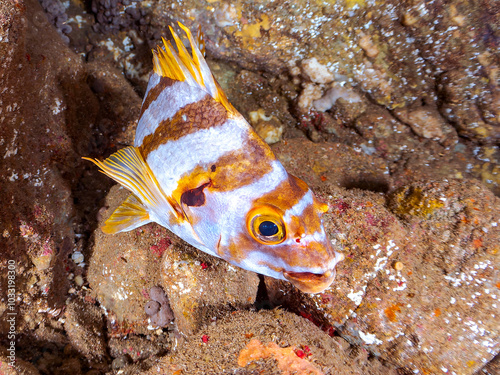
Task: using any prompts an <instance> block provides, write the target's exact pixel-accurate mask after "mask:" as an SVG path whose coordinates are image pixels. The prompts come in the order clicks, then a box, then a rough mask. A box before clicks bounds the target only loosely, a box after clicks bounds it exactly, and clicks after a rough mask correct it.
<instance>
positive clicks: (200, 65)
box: [153, 22, 236, 113]
mask: <svg viewBox="0 0 500 375" xmlns="http://www.w3.org/2000/svg"><path fill="white" fill-rule="evenodd" d="M178 24H179V27H180V28H181V29H182V30H184V32H185V33H186V35H187V37H188V40H189V43H190V45H191V51H192V55H191V54H190V53H189V52H188V51H187V49H186V47H184V43H183V42H182V40H181V39H180V38H179V36H178V35H177V33H176V32H175V31H174V30H173V29H172V27H170V32H171V33H172V36H173V37H174V41H175V45H176V46H177V50H176V49H175V48H174V46H173V45H172V43H171V42H169V41H167V40H165V39H164V38H162V40H163V47H164V48H161V47H158V48H157V49H156V50H153V65H154V72H155V73H156V74H158V75H160V76H162V77H168V78H171V79H175V80H177V81H186V82H187V83H188V84H189V85H191V86H198V87H199V88H200V89H201V90H203V91H205V92H207V93H208V94H209V95H210V96H211V97H212V98H214V99H215V100H216V101H217V102H219V103H221V104H222V105H223V106H224V107H225V108H226V109H227V111H228V112H230V113H236V109H235V108H234V107H233V106H232V105H231V103H229V101H228V100H227V97H226V95H225V94H224V92H223V91H222V89H221V87H220V86H219V84H218V83H217V81H216V80H215V78H214V76H213V75H212V72H211V71H210V68H209V67H208V64H207V62H206V61H205V58H204V56H203V52H202V51H200V48H198V43H200V39H199V40H198V43H197V42H196V41H195V40H194V38H193V35H192V34H191V31H189V29H188V28H187V27H186V26H184V25H183V24H182V23H180V22H179V23H178ZM199 35H201V34H199ZM201 42H202V43H203V46H202V50H203V51H204V49H205V47H204V46H205V43H204V42H203V38H201ZM200 46H201V44H200Z"/></svg>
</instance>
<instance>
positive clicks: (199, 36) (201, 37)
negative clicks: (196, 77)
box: [196, 25, 207, 57]
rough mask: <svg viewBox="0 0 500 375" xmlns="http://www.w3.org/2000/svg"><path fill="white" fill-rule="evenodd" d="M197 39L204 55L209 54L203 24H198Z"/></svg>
mask: <svg viewBox="0 0 500 375" xmlns="http://www.w3.org/2000/svg"><path fill="white" fill-rule="evenodd" d="M196 40H197V41H198V48H199V49H200V51H201V54H202V55H203V57H205V56H206V55H207V54H206V53H205V35H203V31H201V25H200V26H198V33H197V34H196Z"/></svg>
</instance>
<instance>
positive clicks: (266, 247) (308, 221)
mask: <svg viewBox="0 0 500 375" xmlns="http://www.w3.org/2000/svg"><path fill="white" fill-rule="evenodd" d="M289 177H290V178H289V184H290V185H291V186H290V187H289V188H287V189H284V191H286V194H278V195H276V196H264V197H262V198H260V199H256V200H255V201H254V202H253V203H252V206H251V208H250V210H249V211H248V212H247V213H246V215H245V217H244V221H245V223H244V225H243V228H242V229H241V230H240V231H239V234H238V235H237V236H235V237H234V238H233V240H232V241H228V242H227V243H228V244H229V246H228V248H227V249H219V251H220V252H222V253H226V252H227V253H229V254H228V255H230V257H231V259H232V261H233V263H234V264H236V265H238V266H240V267H242V268H245V269H248V270H252V271H254V272H258V273H261V274H264V275H266V276H271V277H274V278H277V279H283V280H287V281H289V282H290V283H292V284H293V285H294V286H296V287H297V288H298V289H300V290H301V291H303V292H306V293H319V292H321V291H323V290H325V289H326V288H328V287H329V286H330V285H331V283H332V282H333V280H334V278H335V273H336V272H335V266H336V264H337V263H338V262H340V261H341V260H342V259H344V256H343V255H342V254H340V253H338V252H336V251H335V250H334V249H333V247H332V245H331V243H330V241H329V239H328V236H327V234H326V232H325V229H324V226H323V221H322V216H323V214H324V213H325V212H326V211H327V210H328V205H326V204H324V203H321V202H319V201H318V200H317V198H316V197H315V196H314V194H313V192H312V191H311V190H310V189H309V187H308V186H307V185H306V184H305V183H304V182H303V181H301V180H300V179H298V178H296V177H294V176H289ZM224 242H226V241H224ZM227 253H226V254H227ZM223 258H226V257H224V256H223Z"/></svg>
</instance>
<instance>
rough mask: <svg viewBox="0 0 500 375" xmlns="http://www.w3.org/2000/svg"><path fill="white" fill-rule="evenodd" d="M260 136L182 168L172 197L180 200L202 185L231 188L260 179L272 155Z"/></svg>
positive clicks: (221, 189) (210, 188)
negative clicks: (211, 159)
mask: <svg viewBox="0 0 500 375" xmlns="http://www.w3.org/2000/svg"><path fill="white" fill-rule="evenodd" d="M261 142H262V141H261V140H260V138H255V137H249V138H248V139H247V141H246V142H245V143H244V146H243V147H242V148H241V149H239V150H237V151H233V152H229V153H226V154H224V155H223V156H222V157H220V158H219V159H218V160H215V161H214V162H213V163H211V164H209V165H204V166H197V167H196V168H195V169H194V170H191V171H188V172H186V173H185V174H184V175H183V176H182V177H181V178H180V179H179V181H178V185H177V188H176V189H175V190H174V191H173V192H172V197H173V198H174V199H175V200H176V201H180V200H181V197H182V196H183V194H184V193H185V192H187V191H191V190H193V189H196V188H198V187H199V186H202V185H205V187H206V189H207V191H216V192H227V191H234V190H236V189H239V188H241V187H244V186H246V185H250V184H252V183H253V182H255V181H257V180H258V179H260V178H261V177H262V176H264V175H265V174H267V173H269V172H271V171H272V170H273V166H272V162H273V161H275V160H276V157H275V156H274V154H273V153H272V151H271V149H270V148H269V147H268V146H267V144H265V143H264V146H265V147H262V144H261Z"/></svg>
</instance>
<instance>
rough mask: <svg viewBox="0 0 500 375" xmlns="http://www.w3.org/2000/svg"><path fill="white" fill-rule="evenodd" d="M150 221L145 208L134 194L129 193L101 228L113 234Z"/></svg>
mask: <svg viewBox="0 0 500 375" xmlns="http://www.w3.org/2000/svg"><path fill="white" fill-rule="evenodd" d="M150 222H151V220H150V219H149V214H148V212H147V211H146V208H145V207H144V206H143V205H142V203H141V202H140V200H139V199H138V198H137V197H136V196H135V195H134V194H130V195H129V197H128V198H127V199H125V201H124V202H123V203H122V204H121V205H120V206H119V207H118V208H117V209H116V210H115V212H113V214H112V215H111V216H110V217H109V219H108V220H106V223H105V224H104V226H103V227H102V228H101V229H102V231H103V232H104V233H106V234H115V233H119V232H128V231H129V230H132V229H135V228H138V227H140V226H142V225H145V224H147V223H150Z"/></svg>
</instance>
